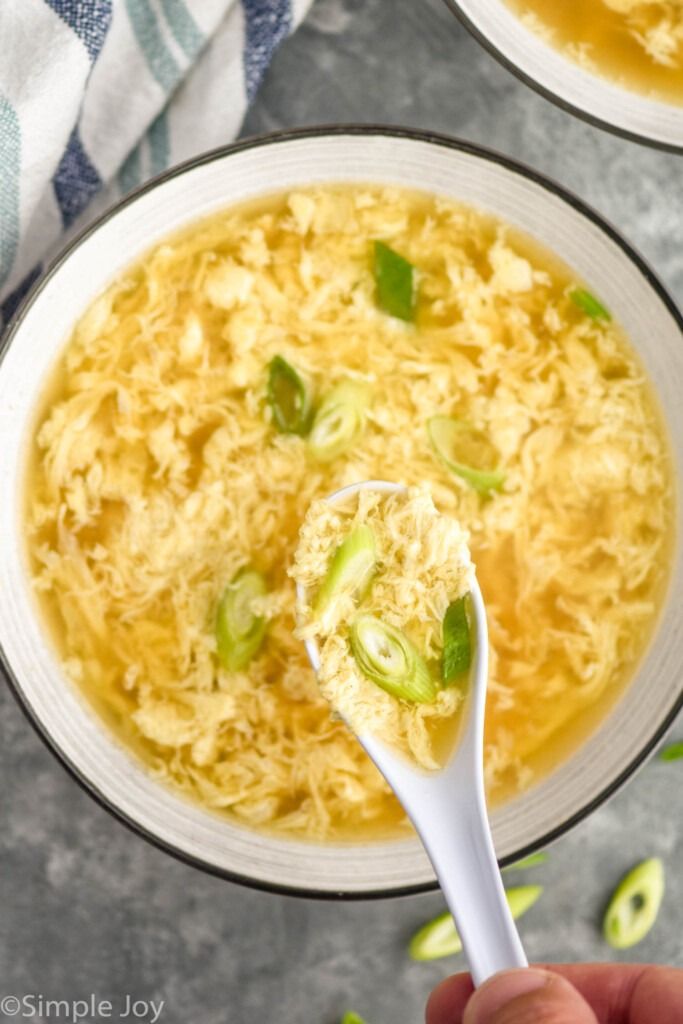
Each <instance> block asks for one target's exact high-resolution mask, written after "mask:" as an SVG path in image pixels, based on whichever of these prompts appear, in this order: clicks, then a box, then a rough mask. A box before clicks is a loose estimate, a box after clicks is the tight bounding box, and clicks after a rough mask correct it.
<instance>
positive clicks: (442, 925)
mask: <svg viewBox="0 0 683 1024" xmlns="http://www.w3.org/2000/svg"><path fill="white" fill-rule="evenodd" d="M542 892H543V887H542V886H540V885H519V886H516V887H515V888H512V889H508V890H507V891H506V893H505V895H506V897H507V901H508V906H509V907H510V912H511V913H512V916H513V917H514V918H515V920H517V918H519V917H521V916H522V914H526V912H527V910H529V908H530V907H533V905H534V903H535V902H536V900H537V899H538V898H539V896H540V895H541V893H542ZM408 952H409V953H410V955H411V957H412V958H413V960H438V959H440V958H441V957H442V956H452V955H453V954H455V953H460V952H462V941H461V939H460V936H459V935H458V931H457V929H456V927H455V921H454V920H453V918H452V917H451V915H450V914H448V913H446V914H439V916H438V917H435V918H434V920H433V921H429V922H428V923H427V924H425V925H423V926H422V928H420V929H419V931H417V932H415V934H414V935H413V937H412V939H411V940H410V945H409V946H408Z"/></svg>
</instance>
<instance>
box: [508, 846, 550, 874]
mask: <svg viewBox="0 0 683 1024" xmlns="http://www.w3.org/2000/svg"><path fill="white" fill-rule="evenodd" d="M547 860H548V854H547V853H544V852H543V851H541V852H540V853H532V854H530V855H529V856H528V857H523V858H522V860H516V861H515V862H514V864H508V866H507V867H505V868H503V871H526V869H527V868H537V867H539V866H540V865H541V864H545V862H546V861H547Z"/></svg>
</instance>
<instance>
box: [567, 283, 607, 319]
mask: <svg viewBox="0 0 683 1024" xmlns="http://www.w3.org/2000/svg"><path fill="white" fill-rule="evenodd" d="M569 298H570V299H571V300H572V302H573V303H574V305H575V306H577V307H578V308H579V309H580V310H581V312H582V313H585V314H586V316H589V317H590V318H591V320H605V321H607V322H609V321H610V320H611V319H612V314H611V313H610V311H609V310H608V309H605V307H604V306H603V304H602V303H601V302H600V301H599V299H596V297H595V296H594V295H591V293H590V292H588V291H586V289H585V288H574V289H573V290H572V291H571V292H570V293H569Z"/></svg>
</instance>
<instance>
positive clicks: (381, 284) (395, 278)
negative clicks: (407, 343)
mask: <svg viewBox="0 0 683 1024" xmlns="http://www.w3.org/2000/svg"><path fill="white" fill-rule="evenodd" d="M374 269H375V284H376V285H377V305H378V306H379V308H380V309H383V310H384V312H385V313H389V314H390V316H395V317H398V319H399V320H406V321H409V322H410V321H412V320H414V319H415V307H416V305H417V296H416V294H415V279H414V269H415V268H414V267H413V265H412V263H409V262H408V260H406V259H404V258H403V256H399V254H398V253H397V252H394V250H393V249H391V248H390V247H389V246H388V245H385V244H384V242H375V266H374Z"/></svg>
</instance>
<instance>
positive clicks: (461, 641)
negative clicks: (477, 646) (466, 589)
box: [441, 597, 472, 686]
mask: <svg viewBox="0 0 683 1024" xmlns="http://www.w3.org/2000/svg"><path fill="white" fill-rule="evenodd" d="M471 664H472V639H471V632H470V622H469V617H468V613H467V598H466V597H461V598H458V600H457V601H452V602H451V603H450V604H449V606H448V609H447V610H446V614H445V615H444V618H443V651H442V654H441V679H442V681H443V683H444V685H445V686H450V685H451V683H454V682H455V681H456V680H457V679H459V678H460V677H461V676H462V675H464V673H465V672H467V670H468V669H469V667H470V665H471Z"/></svg>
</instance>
